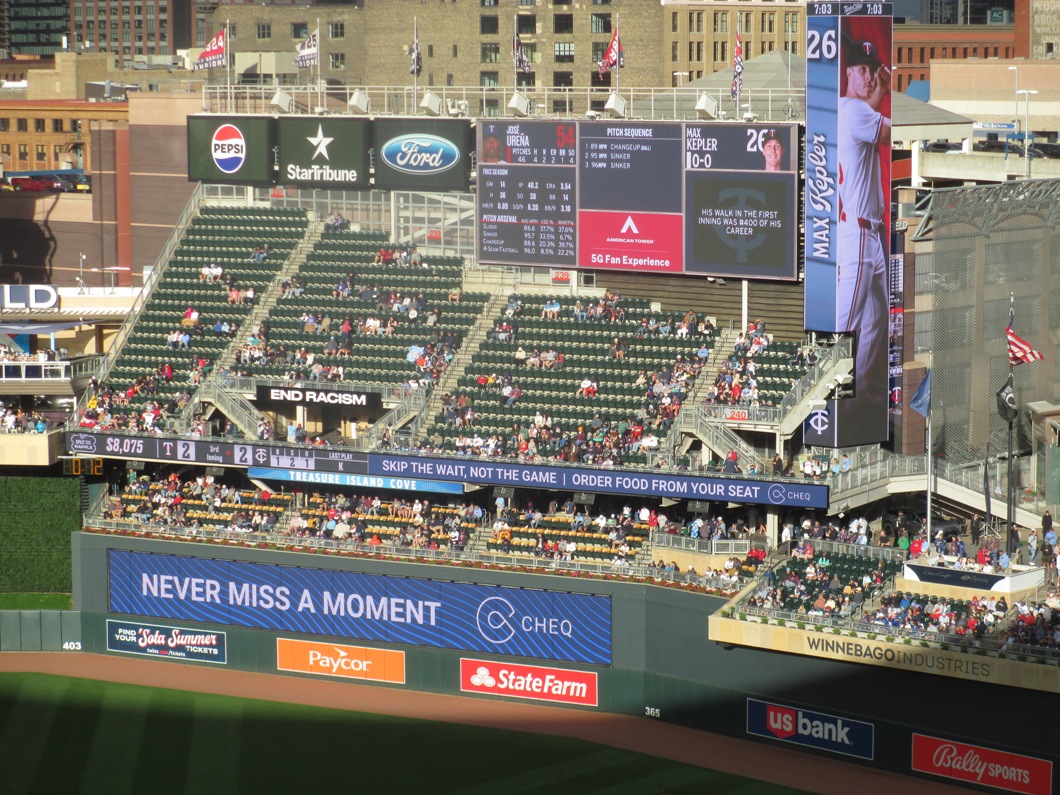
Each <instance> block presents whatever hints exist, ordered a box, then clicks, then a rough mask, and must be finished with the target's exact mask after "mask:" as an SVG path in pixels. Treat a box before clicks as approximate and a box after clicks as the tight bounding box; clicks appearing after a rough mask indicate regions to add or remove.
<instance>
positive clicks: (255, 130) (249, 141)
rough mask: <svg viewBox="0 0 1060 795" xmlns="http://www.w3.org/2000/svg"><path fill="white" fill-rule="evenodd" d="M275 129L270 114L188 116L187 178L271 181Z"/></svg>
mask: <svg viewBox="0 0 1060 795" xmlns="http://www.w3.org/2000/svg"><path fill="white" fill-rule="evenodd" d="M275 129H276V128H275V125H274V124H273V119H272V118H270V117H269V116H189V117H188V179H189V180H191V181H202V182H217V183H229V184H267V183H270V182H272V181H273V171H272V162H273V159H272V149H273V146H274V137H275Z"/></svg>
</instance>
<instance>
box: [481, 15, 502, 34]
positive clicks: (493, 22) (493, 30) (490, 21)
mask: <svg viewBox="0 0 1060 795" xmlns="http://www.w3.org/2000/svg"><path fill="white" fill-rule="evenodd" d="M499 30H500V23H499V22H498V18H497V17H496V16H495V15H493V14H487V15H486V16H482V17H479V18H478V32H479V33H481V34H482V35H483V36H490V35H496V34H497V32H498V31H499Z"/></svg>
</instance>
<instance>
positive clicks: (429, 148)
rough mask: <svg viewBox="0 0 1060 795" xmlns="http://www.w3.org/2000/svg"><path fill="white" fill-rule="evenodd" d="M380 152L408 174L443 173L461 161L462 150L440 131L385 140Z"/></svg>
mask: <svg viewBox="0 0 1060 795" xmlns="http://www.w3.org/2000/svg"><path fill="white" fill-rule="evenodd" d="M379 156H380V157H381V158H382V159H383V162H384V163H386V164H387V165H388V166H390V167H391V168H392V169H395V170H396V171H401V172H404V173H405V174H441V173H442V172H443V171H448V170H449V169H451V168H452V167H453V166H455V165H456V164H457V163H459V162H460V150H459V149H457V148H456V146H454V145H453V143H452V142H451V141H447V140H446V139H445V138H439V137H438V136H437V135H414V134H409V135H399V136H398V137H397V138H391V139H390V140H389V141H387V142H386V143H385V144H383V149H382V151H381V152H380V153H379Z"/></svg>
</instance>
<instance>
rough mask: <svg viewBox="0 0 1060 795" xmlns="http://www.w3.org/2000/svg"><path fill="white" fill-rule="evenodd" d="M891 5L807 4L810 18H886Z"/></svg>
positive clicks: (891, 11)
mask: <svg viewBox="0 0 1060 795" xmlns="http://www.w3.org/2000/svg"><path fill="white" fill-rule="evenodd" d="M893 8H894V4H893V3H840V2H836V3H807V4H806V14H807V15H808V16H811V17H840V16H842V17H886V16H891V14H892V13H893Z"/></svg>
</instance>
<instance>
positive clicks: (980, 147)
mask: <svg viewBox="0 0 1060 795" xmlns="http://www.w3.org/2000/svg"><path fill="white" fill-rule="evenodd" d="M972 149H973V150H974V151H976V152H991V153H993V154H1001V155H1004V154H1010V155H1022V154H1023V147H1022V146H1020V145H1019V144H1018V143H1015V142H1013V141H976V142H975V143H974V144H972Z"/></svg>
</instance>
